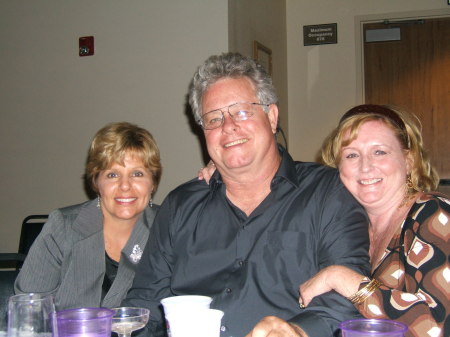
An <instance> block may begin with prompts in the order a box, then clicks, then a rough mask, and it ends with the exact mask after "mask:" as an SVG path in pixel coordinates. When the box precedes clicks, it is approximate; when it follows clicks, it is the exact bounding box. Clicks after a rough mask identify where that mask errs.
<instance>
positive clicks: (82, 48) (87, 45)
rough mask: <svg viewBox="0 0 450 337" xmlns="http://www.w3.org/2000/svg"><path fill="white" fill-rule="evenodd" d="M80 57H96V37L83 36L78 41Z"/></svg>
mask: <svg viewBox="0 0 450 337" xmlns="http://www.w3.org/2000/svg"><path fill="white" fill-rule="evenodd" d="M78 47H79V48H78V55H80V56H91V55H94V37H93V36H83V37H80V38H79V40H78Z"/></svg>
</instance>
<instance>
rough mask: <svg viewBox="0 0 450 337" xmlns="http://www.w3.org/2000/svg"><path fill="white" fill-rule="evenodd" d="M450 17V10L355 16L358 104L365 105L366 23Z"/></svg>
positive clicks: (356, 96) (356, 94)
mask: <svg viewBox="0 0 450 337" xmlns="http://www.w3.org/2000/svg"><path fill="white" fill-rule="evenodd" d="M445 17H450V8H449V9H433V10H424V11H411V12H395V13H384V14H370V15H358V16H355V53H356V57H355V61H356V62H355V64H356V93H355V98H356V104H363V103H364V97H365V91H364V89H365V88H364V34H363V25H364V24H366V23H376V22H383V21H384V20H395V21H397V20H398V21H401V20H415V19H435V18H445Z"/></svg>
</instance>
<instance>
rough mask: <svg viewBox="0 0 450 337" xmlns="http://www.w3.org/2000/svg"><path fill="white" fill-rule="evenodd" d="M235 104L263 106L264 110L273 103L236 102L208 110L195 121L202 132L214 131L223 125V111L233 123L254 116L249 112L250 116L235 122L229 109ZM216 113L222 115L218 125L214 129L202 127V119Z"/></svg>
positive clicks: (252, 112)
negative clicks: (218, 112)
mask: <svg viewBox="0 0 450 337" xmlns="http://www.w3.org/2000/svg"><path fill="white" fill-rule="evenodd" d="M236 104H251V105H253V106H255V105H261V106H265V107H266V108H268V107H269V106H270V105H271V104H273V103H256V102H236V103H233V104H230V105H227V106H224V107H222V108H218V109H214V110H210V111H208V112H206V113H204V114H203V115H202V116H201V117H200V119H199V120H197V123H198V124H199V125H200V126H201V127H202V128H203V130H214V129H217V128H220V127H221V126H222V125H223V123H224V121H225V112H224V109H226V111H227V112H228V115H230V118H231V119H232V120H233V121H235V122H242V121H246V120H248V119H249V118H250V117H252V116H253V115H254V114H255V112H254V111H251V112H250V115H247V116H246V118H245V119H241V120H236V119H235V116H233V115H232V114H231V113H230V107H232V106H234V105H236ZM263 110H264V108H263ZM216 111H220V112H221V113H222V118H221V122H220V124H219V125H218V126H216V127H214V128H206V127H205V126H204V125H203V117H204V116H206V115H207V114H210V113H213V112H216ZM246 112H248V111H246ZM264 112H265V113H267V112H268V111H264Z"/></svg>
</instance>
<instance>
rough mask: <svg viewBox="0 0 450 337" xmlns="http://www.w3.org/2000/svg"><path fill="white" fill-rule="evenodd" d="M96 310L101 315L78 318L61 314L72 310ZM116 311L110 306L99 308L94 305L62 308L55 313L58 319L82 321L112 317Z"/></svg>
mask: <svg viewBox="0 0 450 337" xmlns="http://www.w3.org/2000/svg"><path fill="white" fill-rule="evenodd" d="M90 311H92V312H94V311H97V312H99V313H100V314H101V315H99V316H97V317H90V318H78V317H61V315H63V314H67V313H71V312H90ZM114 313H115V312H114V311H113V310H111V309H109V308H103V307H99V308H94V307H82V308H72V309H65V310H61V311H57V312H56V313H55V316H56V320H57V321H58V320H63V321H76V322H81V321H90V320H93V319H104V318H112V317H113V316H114Z"/></svg>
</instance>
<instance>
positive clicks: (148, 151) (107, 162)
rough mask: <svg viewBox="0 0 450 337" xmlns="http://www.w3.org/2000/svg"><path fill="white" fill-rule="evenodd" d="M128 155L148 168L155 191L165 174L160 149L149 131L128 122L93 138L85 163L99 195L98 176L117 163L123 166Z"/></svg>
mask: <svg viewBox="0 0 450 337" xmlns="http://www.w3.org/2000/svg"><path fill="white" fill-rule="evenodd" d="M127 153H131V154H132V155H133V156H137V158H139V159H140V160H141V161H142V163H143V164H144V166H145V167H146V168H147V169H149V171H150V172H151V174H152V180H153V185H154V188H153V193H154V192H156V189H157V188H158V185H159V182H160V180H161V174H162V167H161V159H160V155H159V149H158V146H157V145H156V142H155V140H154V139H153V136H152V135H151V133H150V132H148V131H147V130H145V129H143V128H141V127H139V126H137V125H134V124H131V123H128V122H118V123H111V124H107V125H106V126H104V127H103V128H101V129H100V130H99V131H97V133H96V134H95V136H94V138H93V139H92V142H91V146H90V148H89V152H88V159H87V163H86V179H87V180H88V182H89V183H90V185H91V188H92V189H93V190H94V192H96V193H98V187H97V178H98V175H99V173H100V172H101V171H103V170H107V169H109V168H110V167H111V166H112V165H113V164H114V163H118V164H120V165H123V164H124V159H125V155H126V154H127Z"/></svg>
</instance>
